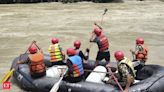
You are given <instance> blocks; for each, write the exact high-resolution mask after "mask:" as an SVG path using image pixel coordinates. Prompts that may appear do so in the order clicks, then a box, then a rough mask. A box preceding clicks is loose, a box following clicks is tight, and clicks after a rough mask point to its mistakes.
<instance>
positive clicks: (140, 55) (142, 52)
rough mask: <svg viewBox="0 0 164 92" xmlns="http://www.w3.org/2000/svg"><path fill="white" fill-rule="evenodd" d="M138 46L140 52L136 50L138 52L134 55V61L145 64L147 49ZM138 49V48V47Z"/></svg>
mask: <svg viewBox="0 0 164 92" xmlns="http://www.w3.org/2000/svg"><path fill="white" fill-rule="evenodd" d="M140 46H141V48H140V49H141V50H138V52H137V53H136V59H137V60H140V61H144V62H146V60H147V53H148V49H147V48H146V47H145V46H143V45H140ZM138 49H139V47H138Z"/></svg>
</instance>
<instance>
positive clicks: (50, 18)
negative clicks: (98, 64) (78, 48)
mask: <svg viewBox="0 0 164 92" xmlns="http://www.w3.org/2000/svg"><path fill="white" fill-rule="evenodd" d="M105 8H107V9H108V12H107V13H106V15H105V16H104V18H103V23H102V27H103V29H104V32H105V34H106V35H107V36H108V38H109V41H110V51H111V61H115V60H114V58H113V53H114V52H115V51H116V50H122V51H124V52H125V55H126V56H127V57H129V58H130V59H132V55H131V53H130V51H129V49H134V47H135V39H136V38H137V37H143V38H144V39H145V44H146V45H147V47H148V49H149V53H148V61H147V63H149V64H158V65H164V62H163V59H164V56H163V55H164V26H163V24H164V3H163V2H160V1H143V2H137V1H133V2H125V3H108V4H97V3H90V2H82V3H75V4H61V3H38V4H9V5H0V44H1V45H0V79H2V77H3V76H4V75H5V74H6V72H7V71H9V69H10V66H11V63H12V60H13V59H14V58H15V57H16V56H19V55H20V54H21V53H24V52H25V51H26V49H27V48H28V45H29V44H30V43H31V41H32V40H36V41H37V44H38V45H39V46H40V47H41V48H42V50H43V51H44V53H47V54H48V51H47V49H48V46H49V45H50V39H51V38H52V37H57V38H59V39H60V45H61V46H62V47H63V50H66V48H69V47H73V41H75V40H77V39H78V40H81V42H82V50H83V51H85V48H87V47H89V45H90V43H89V37H90V34H91V31H92V30H93V23H94V22H97V23H99V24H100V21H101V18H102V14H103V11H104V9H105ZM96 53H97V46H96V45H95V44H91V49H90V59H95V57H96ZM0 89H1V88H0ZM11 90H12V92H22V90H20V89H19V88H17V87H16V86H15V84H14V83H13V85H12V87H11ZM11 90H10V91H11ZM1 91H4V90H2V89H1ZM5 92H7V91H5Z"/></svg>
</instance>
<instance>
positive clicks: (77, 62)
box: [63, 48, 84, 83]
mask: <svg viewBox="0 0 164 92" xmlns="http://www.w3.org/2000/svg"><path fill="white" fill-rule="evenodd" d="M67 55H68V59H67V62H66V64H67V66H68V76H66V77H64V79H63V80H65V81H69V82H71V83H75V82H80V81H81V80H82V79H83V74H84V69H83V64H82V59H81V57H80V56H78V55H76V51H75V50H74V49H73V48H68V49H67Z"/></svg>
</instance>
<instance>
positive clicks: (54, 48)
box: [48, 38, 65, 66]
mask: <svg viewBox="0 0 164 92" xmlns="http://www.w3.org/2000/svg"><path fill="white" fill-rule="evenodd" d="M51 42H52V44H51V45H50V46H49V48H48V51H49V53H50V62H51V63H52V65H54V64H58V65H64V63H63V60H64V58H65V56H64V53H63V52H62V49H61V47H60V45H59V44H58V42H59V40H58V39H57V38H52V40H51ZM52 65H51V66H52Z"/></svg>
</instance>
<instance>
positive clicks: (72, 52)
mask: <svg viewBox="0 0 164 92" xmlns="http://www.w3.org/2000/svg"><path fill="white" fill-rule="evenodd" d="M67 55H76V51H75V50H74V49H73V48H68V49H67Z"/></svg>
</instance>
